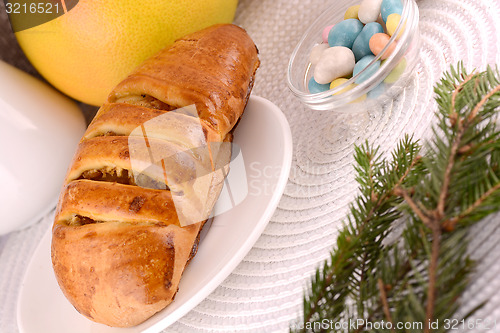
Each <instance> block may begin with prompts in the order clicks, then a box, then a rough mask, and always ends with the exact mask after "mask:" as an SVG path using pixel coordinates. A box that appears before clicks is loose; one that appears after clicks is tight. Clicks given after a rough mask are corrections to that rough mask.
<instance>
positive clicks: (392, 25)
mask: <svg viewBox="0 0 500 333" xmlns="http://www.w3.org/2000/svg"><path fill="white" fill-rule="evenodd" d="M400 20H401V15H399V14H397V13H394V14H391V15H389V16H388V17H387V22H385V25H386V27H387V33H388V34H389V35H390V36H392V35H393V34H394V32H395V31H396V28H397V27H398V25H399V21H400ZM404 31H405V27H404V26H403V27H401V30H400V31H399V34H398V38H400V37H401V35H402V34H403V32H404Z"/></svg>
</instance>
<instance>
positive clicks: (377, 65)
mask: <svg viewBox="0 0 500 333" xmlns="http://www.w3.org/2000/svg"><path fill="white" fill-rule="evenodd" d="M373 59H375V56H374V55H367V56H365V57H363V58H362V59H361V60H359V61H358V62H357V63H356V65H355V66H354V69H353V72H352V76H356V75H357V74H359V72H361V71H362V70H363V69H365V68H367V66H368V65H369V64H370V62H372V60H373ZM379 68H380V60H377V61H376V62H375V63H373V64H372V65H371V66H370V67H368V68H367V70H366V71H365V72H363V73H362V74H361V75H360V76H359V77H358V78H356V83H357V84H360V83H363V82H365V81H366V80H368V79H369V78H370V77H371V76H372V75H373V74H375V72H376V71H377V70H378V69H379Z"/></svg>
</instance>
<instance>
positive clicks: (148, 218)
mask: <svg viewBox="0 0 500 333" xmlns="http://www.w3.org/2000/svg"><path fill="white" fill-rule="evenodd" d="M258 66H259V59H258V51H257V48H256V47H255V45H254V43H253V41H252V40H251V38H250V37H249V36H248V35H247V33H246V32H245V31H244V30H243V29H241V28H239V27H237V26H234V25H231V24H226V25H215V26H212V27H209V28H207V29H204V30H202V31H199V32H196V33H194V34H191V35H188V36H186V37H184V38H182V39H180V40H178V41H176V42H175V43H174V44H173V45H172V46H171V47H169V48H166V49H165V50H163V51H161V52H160V53H158V54H157V55H156V56H154V57H152V58H150V59H148V60H147V61H145V62H144V63H143V64H142V65H141V66H139V67H138V68H137V69H135V70H134V71H133V72H132V73H131V74H130V76H129V77H127V78H126V79H125V80H123V81H122V82H121V83H120V84H118V86H117V87H116V88H115V89H114V90H113V91H112V92H111V93H110V95H109V98H108V102H107V103H106V104H104V105H103V106H102V107H101V108H100V109H99V111H98V113H97V115H96V117H95V118H94V120H93V121H92V123H91V124H90V126H89V128H88V129H87V131H86V133H85V134H84V136H83V138H82V140H81V141H80V144H79V146H78V148H77V151H76V153H75V156H74V158H73V161H72V163H71V165H70V167H69V169H68V173H67V175H66V180H65V184H64V186H63V189H62V191H61V195H60V198H59V203H58V207H57V210H56V217H55V221H54V225H53V229H52V263H53V268H54V272H55V275H56V278H57V281H58V283H59V286H60V287H61V290H62V291H63V293H64V294H65V296H66V297H67V299H68V300H69V301H70V302H71V303H72V304H73V306H74V307H75V308H76V309H77V310H78V311H79V312H80V313H81V314H83V315H84V316H86V317H87V318H89V319H91V320H93V321H96V322H99V323H103V324H106V325H109V326H117V327H129V326H134V325H137V324H139V323H141V322H143V321H144V320H146V319H148V318H149V317H151V316H152V315H154V314H155V313H156V312H158V311H160V310H161V309H163V308H164V307H166V306H167V305H168V304H169V303H170V302H172V300H173V298H174V296H175V294H176V292H177V289H178V285H179V281H180V279H181V276H182V272H183V271H184V269H185V267H186V265H187V264H188V263H189V261H190V260H191V258H193V256H194V254H195V253H196V250H197V245H198V240H199V232H200V230H201V228H202V226H203V224H204V223H205V221H206V219H207V217H208V215H209V214H210V212H211V210H212V208H213V206H214V204H215V202H216V200H217V198H218V196H219V193H220V191H221V189H222V185H223V182H224V177H225V175H227V172H228V165H229V159H230V153H231V147H230V142H231V141H232V131H233V130H234V127H235V125H236V124H237V122H238V120H239V118H240V117H241V115H242V113H243V110H244V108H245V106H246V103H247V101H248V98H249V95H250V91H251V89H252V86H253V82H254V76H255V71H256V70H257V68H258ZM158 156H159V158H157V157H158Z"/></svg>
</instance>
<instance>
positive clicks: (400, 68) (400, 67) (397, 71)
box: [384, 58, 406, 83]
mask: <svg viewBox="0 0 500 333" xmlns="http://www.w3.org/2000/svg"><path fill="white" fill-rule="evenodd" d="M405 69H406V59H405V58H403V59H401V60H400V61H399V63H398V64H397V65H396V67H394V69H393V70H392V71H391V72H390V73H389V75H387V76H386V78H385V79H384V82H385V83H394V82H396V81H397V80H398V79H399V77H400V76H401V74H403V72H404V71H405Z"/></svg>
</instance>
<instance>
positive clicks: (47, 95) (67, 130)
mask: <svg viewBox="0 0 500 333" xmlns="http://www.w3.org/2000/svg"><path fill="white" fill-rule="evenodd" d="M85 128H86V124H85V119H84V117H83V115H82V113H81V111H80V109H79V108H78V106H77V105H76V104H75V103H74V102H73V101H71V100H70V99H69V98H67V97H65V96H64V95H62V94H61V93H59V92H58V91H56V90H55V89H54V88H52V87H50V86H48V85H47V84H45V83H43V82H41V81H39V80H37V79H35V78H33V77H32V76H30V75H28V74H27V73H25V72H23V71H21V70H19V69H17V68H14V67H12V66H10V65H8V64H6V63H5V62H2V61H0V235H2V234H5V233H8V232H11V231H14V230H19V229H21V228H24V227H27V226H28V225H31V224H33V223H35V222H37V221H38V220H39V219H40V218H41V217H43V216H44V215H45V214H47V213H48V212H49V211H50V210H51V209H53V208H54V206H55V204H56V201H57V197H58V195H59V192H60V190H61V186H62V184H63V180H64V177H65V175H66V171H67V168H68V165H69V163H70V161H71V158H72V156H73V154H74V151H75V149H76V146H77V144H78V141H79V140H80V138H81V136H82V134H83V132H84V131H85Z"/></svg>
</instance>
